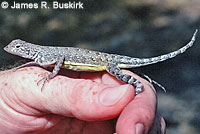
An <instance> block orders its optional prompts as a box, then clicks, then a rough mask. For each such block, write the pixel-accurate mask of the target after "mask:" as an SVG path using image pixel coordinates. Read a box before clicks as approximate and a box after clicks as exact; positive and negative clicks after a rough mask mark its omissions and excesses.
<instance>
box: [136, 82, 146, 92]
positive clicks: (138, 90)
mask: <svg viewBox="0 0 200 134" xmlns="http://www.w3.org/2000/svg"><path fill="white" fill-rule="evenodd" d="M135 86H136V88H135V94H136V95H138V94H139V93H141V92H142V91H143V90H144V85H143V84H142V83H141V82H139V81H136V83H135Z"/></svg>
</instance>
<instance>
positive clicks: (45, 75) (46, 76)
mask: <svg viewBox="0 0 200 134" xmlns="http://www.w3.org/2000/svg"><path fill="white" fill-rule="evenodd" d="M38 77H43V78H42V79H40V80H39V81H38V82H37V86H39V85H40V84H41V82H42V81H43V82H42V88H41V91H43V87H44V85H45V83H46V82H47V81H48V80H49V79H48V73H42V74H39V75H38Z"/></svg>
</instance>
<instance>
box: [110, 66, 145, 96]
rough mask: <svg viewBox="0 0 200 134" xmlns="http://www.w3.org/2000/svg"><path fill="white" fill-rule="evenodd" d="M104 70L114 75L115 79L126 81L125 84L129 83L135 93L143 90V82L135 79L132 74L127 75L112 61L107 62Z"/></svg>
mask: <svg viewBox="0 0 200 134" xmlns="http://www.w3.org/2000/svg"><path fill="white" fill-rule="evenodd" d="M106 71H107V72H108V73H110V74H112V75H113V76H115V77H116V78H117V79H119V80H121V81H123V82H125V83H127V84H131V85H133V86H135V87H136V88H135V94H136V95H137V94H139V93H140V92H142V91H143V88H144V86H143V84H142V83H141V82H140V81H138V80H137V79H135V78H134V77H133V76H131V75H128V74H123V72H122V71H121V69H120V68H119V67H118V66H117V64H114V63H109V64H107V66H106Z"/></svg>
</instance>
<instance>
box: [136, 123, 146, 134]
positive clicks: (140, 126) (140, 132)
mask: <svg viewBox="0 0 200 134" xmlns="http://www.w3.org/2000/svg"><path fill="white" fill-rule="evenodd" d="M136 134H144V125H143V124H142V123H138V124H136Z"/></svg>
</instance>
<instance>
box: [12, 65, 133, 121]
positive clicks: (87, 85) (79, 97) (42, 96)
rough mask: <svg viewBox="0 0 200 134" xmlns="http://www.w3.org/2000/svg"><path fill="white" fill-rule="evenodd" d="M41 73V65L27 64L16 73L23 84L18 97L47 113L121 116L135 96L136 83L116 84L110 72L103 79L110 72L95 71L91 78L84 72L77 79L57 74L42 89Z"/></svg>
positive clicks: (92, 117) (90, 117)
mask: <svg viewBox="0 0 200 134" xmlns="http://www.w3.org/2000/svg"><path fill="white" fill-rule="evenodd" d="M41 73H44V70H43V69H41V68H37V67H27V68H25V69H20V70H18V71H17V72H15V77H17V79H18V83H21V84H22V85H23V92H21V93H20V96H19V97H20V98H23V102H24V103H26V104H28V105H29V106H31V107H34V108H35V109H38V110H40V111H42V112H44V113H54V114H59V115H64V116H70V117H76V118H78V119H82V120H105V119H110V118H114V117H116V116H118V115H119V114H120V113H121V111H122V110H123V108H124V107H125V106H126V105H127V104H128V103H129V102H130V101H131V100H132V99H133V98H134V87H133V86H131V85H128V84H125V83H123V84H121V85H120V84H116V83H115V82H113V81H115V80H113V79H116V78H114V77H112V76H111V75H108V76H106V77H107V80H106V82H104V81H105V79H104V78H105V75H107V73H103V74H100V73H97V74H95V73H94V74H93V78H92V76H90V78H89V77H88V78H89V79H86V78H84V79H83V78H82V76H81V75H79V77H76V78H68V77H65V76H61V75H57V76H56V77H54V78H53V79H51V80H49V81H48V82H46V83H45V85H44V89H43V92H41V89H40V88H41V87H38V86H37V84H36V83H37V81H38V79H39V78H38V74H41ZM94 78H95V79H101V81H95V80H94ZM27 89H28V90H27ZM30 92H31V93H30ZM44 113H43V114H44Z"/></svg>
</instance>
